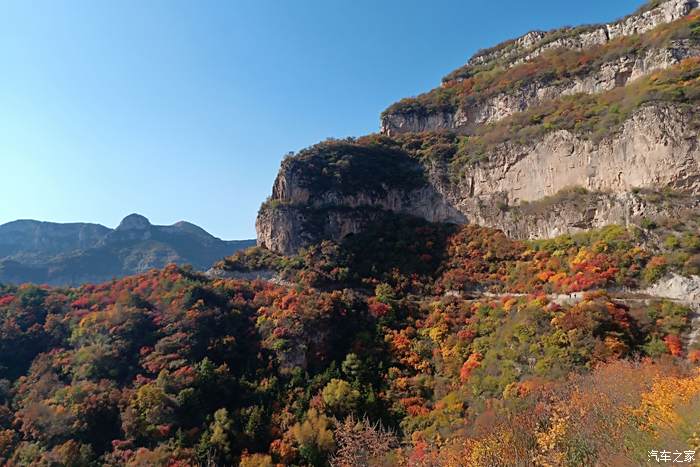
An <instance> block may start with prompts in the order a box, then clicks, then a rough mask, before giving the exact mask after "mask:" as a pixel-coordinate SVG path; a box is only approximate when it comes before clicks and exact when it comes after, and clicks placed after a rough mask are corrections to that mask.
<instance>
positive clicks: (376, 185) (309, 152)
mask: <svg viewBox="0 0 700 467" xmlns="http://www.w3.org/2000/svg"><path fill="white" fill-rule="evenodd" d="M697 7H698V4H697V2H696V1H694V0H669V1H664V2H660V1H657V2H652V3H650V4H648V5H647V6H645V7H644V8H642V9H640V10H639V11H638V12H637V13H635V14H633V15H630V16H628V17H626V18H623V19H622V20H619V21H617V22H613V23H610V24H604V25H592V26H585V27H576V28H563V29H559V30H555V31H549V32H540V31H534V32H531V33H528V34H526V35H525V36H523V37H520V38H518V39H515V40H512V41H509V42H506V43H503V44H500V45H498V46H496V47H494V48H492V49H487V50H484V51H482V52H479V53H477V54H476V55H475V56H474V57H472V58H471V59H470V60H469V61H468V62H467V64H466V65H464V66H463V67H461V68H460V69H458V70H456V71H453V72H452V73H450V74H448V75H447V76H446V77H445V78H444V80H443V82H442V84H441V85H440V86H439V87H438V88H436V89H434V90H432V91H429V92H427V93H425V94H422V95H419V96H417V97H412V98H407V99H403V100H402V101H400V102H398V103H396V104H394V105H392V106H390V107H389V108H388V109H386V110H385V111H384V112H383V113H382V116H381V133H379V134H376V135H369V136H365V137H361V138H355V139H352V138H351V139H346V140H328V141H325V142H322V143H320V144H317V145H315V146H313V147H311V148H308V149H305V150H303V151H301V152H300V153H299V154H297V155H296V156H294V157H289V158H286V159H285V160H284V161H283V163H282V166H281V169H280V171H279V174H278V176H277V179H276V181H275V183H274V187H273V191H272V196H271V197H270V199H269V200H268V201H267V202H266V203H265V204H263V206H262V207H261V209H260V212H259V215H258V220H257V231H258V242H259V244H260V245H263V246H266V247H268V248H270V249H272V250H274V251H278V252H282V253H293V252H296V251H298V250H299V248H301V247H304V246H308V245H311V244H313V243H315V242H317V241H319V240H322V239H335V240H339V239H342V238H344V237H345V236H347V235H349V234H351V233H357V232H359V231H361V230H362V229H363V228H365V227H366V226H367V225H370V224H371V223H372V222H373V221H374V219H376V218H377V216H378V215H381V213H382V212H384V211H391V212H398V213H406V214H411V215H415V216H419V217H422V218H424V219H426V220H429V221H441V222H454V223H467V222H469V223H477V224H480V225H485V226H492V227H497V228H500V229H502V230H504V231H505V232H506V233H507V234H508V235H510V236H512V237H515V238H523V239H527V238H548V237H552V236H556V235H559V234H563V233H573V232H579V231H583V230H586V229H589V228H594V227H601V226H604V225H608V224H614V223H621V224H624V225H641V224H642V223H644V222H651V221H652V220H653V219H655V218H658V217H677V216H679V215H686V214H687V213H690V212H695V211H697V209H698V197H697V195H698V193H700V144H699V142H700V138H699V136H698V135H699V132H698V129H700V115H698V112H697V109H698V100H699V99H700V13H698V9H697ZM669 198H673V202H671V203H669V202H667V201H668V199H669Z"/></svg>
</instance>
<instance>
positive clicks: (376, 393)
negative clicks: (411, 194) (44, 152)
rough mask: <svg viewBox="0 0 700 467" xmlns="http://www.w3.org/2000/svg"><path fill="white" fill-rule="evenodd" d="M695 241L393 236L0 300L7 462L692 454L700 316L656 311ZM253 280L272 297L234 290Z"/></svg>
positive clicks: (661, 231) (426, 228)
mask: <svg viewBox="0 0 700 467" xmlns="http://www.w3.org/2000/svg"><path fill="white" fill-rule="evenodd" d="M693 228H694V227H693V225H692V223H690V222H677V223H673V222H669V223H668V224H663V225H662V224H659V225H656V224H654V225H648V226H646V228H631V229H625V228H622V227H616V226H612V227H608V228H605V229H602V230H596V231H591V232H587V233H583V234H578V235H573V236H563V237H558V238H555V239H552V240H542V241H533V242H524V241H514V240H511V239H508V238H507V237H506V236H505V235H503V234H502V233H501V232H500V231H497V230H493V229H488V228H481V227H476V226H461V227H460V226H454V225H445V224H430V223H427V222H424V221H419V220H417V219H414V218H410V217H402V216H392V217H391V218H387V219H386V220H385V222H384V223H382V225H378V226H377V227H376V228H375V229H369V230H368V231H366V232H364V233H361V234H356V235H354V236H350V237H348V238H347V239H346V240H345V241H344V242H342V243H341V244H338V243H333V242H323V243H321V244H318V245H315V246H313V247H311V248H308V249H306V250H303V251H302V252H301V253H300V254H299V255H297V256H294V257H283V256H280V255H277V254H275V253H272V252H270V251H268V250H264V249H261V248H252V249H248V250H245V251H243V252H239V253H237V254H236V255H234V256H232V257H229V258H227V259H226V260H224V261H222V262H221V263H220V264H219V265H218V270H219V271H220V272H221V274H220V276H225V278H221V277H219V278H213V277H210V276H206V275H203V274H201V273H197V272H195V271H193V270H191V269H188V268H180V267H176V266H174V265H171V266H168V267H166V268H165V269H162V270H153V271H150V272H148V273H145V274H142V275H138V276H131V277H127V278H124V279H120V280H114V281H111V282H107V283H104V284H99V285H84V286H82V287H79V288H50V287H44V286H36V285H23V286H18V287H15V286H0V378H1V379H0V404H1V405H0V458H2V462H3V463H4V464H6V465H46V466H54V465H55V466H59V465H61V466H62V465H67V466H92V465H114V466H116V465H131V466H142V465H143V466H152V465H162V466H166V465H167V466H185V465H205V466H207V465H243V466H270V465H276V464H277V465H279V464H282V465H314V466H322V465H328V464H332V465H339V466H340V465H342V466H349V465H387V464H390V465H425V466H428V465H455V466H457V465H553V466H554V465H572V466H573V465H591V464H593V463H596V462H599V461H602V460H605V461H606V462H613V463H615V465H639V464H641V463H644V462H646V461H647V460H648V455H649V454H648V452H649V451H650V450H661V449H665V450H669V451H670V452H677V453H681V454H682V453H683V452H684V451H688V450H689V449H698V448H700V436H699V435H700V424H699V420H700V371H699V370H698V364H700V347H699V346H698V343H697V341H695V342H693V341H692V340H691V339H690V338H689V333H690V331H691V317H692V316H691V315H692V311H691V310H690V309H689V308H688V307H687V306H686V305H685V304H683V303H681V302H678V301H673V300H666V299H661V298H658V297H653V296H648V295H644V294H642V293H641V291H643V290H644V289H645V288H646V287H647V286H648V285H650V284H653V283H654V282H656V281H658V280H659V279H660V278H662V277H664V275H666V274H668V273H670V272H673V271H675V272H678V273H681V274H693V273H697V272H698V267H700V260H698V258H699V257H698V254H700V237H698V235H696V234H693V233H692V232H693ZM652 240H655V241H652ZM655 245H658V246H655ZM255 271H259V272H261V275H263V274H262V273H265V274H268V275H269V274H270V273H272V274H274V278H273V279H272V280H260V279H256V280H244V279H238V278H236V277H237V276H241V277H242V276H244V275H250V274H251V273H253V272H255ZM683 455H685V454H683Z"/></svg>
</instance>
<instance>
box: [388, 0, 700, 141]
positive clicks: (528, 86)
mask: <svg viewBox="0 0 700 467" xmlns="http://www.w3.org/2000/svg"><path fill="white" fill-rule="evenodd" d="M696 8H697V2H696V1H692V0H671V1H667V2H665V3H662V4H661V5H659V6H658V7H656V8H654V9H651V10H648V11H645V12H643V13H640V14H637V15H632V16H630V17H628V18H626V19H624V20H621V21H619V22H617V23H612V24H607V25H600V26H591V27H587V28H584V30H583V31H582V32H577V31H578V29H564V30H558V31H555V32H550V33H543V32H531V33H528V34H526V35H525V36H523V37H521V38H520V39H517V40H515V41H513V42H511V43H506V44H505V45H502V46H500V48H497V49H496V50H493V51H489V52H483V53H481V54H477V55H476V56H475V57H473V58H472V59H471V60H470V61H469V62H468V64H467V66H466V67H465V69H464V70H463V71H462V72H461V73H460V74H458V75H457V76H456V77H448V78H446V81H445V82H444V83H443V87H454V82H455V81H461V80H463V79H464V76H472V75H474V74H477V73H479V72H480V71H482V70H484V69H485V68H486V69H488V70H489V72H494V71H498V70H501V71H502V72H504V71H503V70H505V72H507V70H508V69H511V68H513V67H516V66H518V65H522V64H525V63H527V62H531V61H532V60H534V59H535V58H537V57H539V56H540V55H542V54H544V53H545V52H547V51H554V50H557V49H560V50H562V51H563V50H567V51H571V50H585V49H590V48H592V47H593V48H596V47H597V49H596V50H597V53H598V55H600V57H599V58H598V59H597V60H596V61H595V63H594V64H593V65H592V66H591V67H583V68H581V69H580V70H578V71H576V72H574V73H571V74H569V73H564V74H563V75H562V76H556V77H552V75H551V74H542V75H541V76H535V77H532V78H529V79H523V78H518V79H519V80H520V81H519V82H518V84H517V85H516V86H513V87H511V88H509V89H506V90H502V91H499V92H496V93H495V94H494V95H489V93H486V95H484V92H477V91H475V92H472V93H471V95H470V94H469V93H467V95H466V96H465V97H463V98H461V99H460V102H458V103H455V104H452V105H447V106H445V105H440V106H437V108H428V109H425V108H422V107H419V108H415V107H413V106H409V107H407V108H401V107H399V108H393V107H394V106H392V108H390V109H387V111H386V112H385V113H384V115H382V118H381V131H382V133H384V134H387V135H396V134H400V133H407V132H420V131H435V130H450V131H459V132H461V133H467V134H468V133H471V132H472V131H473V130H474V128H475V127H478V126H479V125H484V124H488V123H493V122H496V121H499V120H501V119H503V118H505V117H508V116H510V115H513V114H515V113H517V112H522V111H525V110H527V109H528V108H530V107H532V106H535V105H538V104H541V103H543V102H546V101H548V100H551V99H555V98H557V97H559V96H562V95H575V94H580V93H583V94H594V93H600V92H604V91H609V90H611V89H613V88H615V87H621V86H625V85H627V84H629V83H630V82H632V81H634V80H636V79H638V78H641V77H643V76H646V75H648V74H649V73H652V72H654V71H658V70H663V69H666V68H668V67H671V66H673V65H675V64H678V63H680V62H681V61H682V60H683V59H685V58H688V57H693V56H699V55H700V40H698V39H697V38H695V37H694V36H692V37H691V38H677V39H674V40H669V41H668V42H667V43H661V44H656V43H654V41H650V44H649V45H648V46H647V47H641V48H635V47H633V46H630V45H629V44H627V43H623V42H622V41H621V40H620V38H623V37H627V36H631V35H635V34H643V33H649V34H650V35H651V34H653V33H652V32H650V31H651V30H652V29H653V28H655V27H657V26H660V25H664V24H667V23H671V22H674V21H678V20H679V19H683V18H685V17H686V16H687V15H688V14H690V13H691V12H694V10H696ZM579 29H580V28H579ZM671 37H673V36H672V35H671ZM616 39H617V41H616V42H615V45H616V47H614V48H613V50H617V53H612V50H607V49H605V48H603V47H602V46H604V45H605V44H608V43H610V41H615V40H616ZM608 56H610V57H609V58H607V57H608ZM521 68H522V67H521ZM518 73H520V74H523V71H522V70H521V71H520V72H518Z"/></svg>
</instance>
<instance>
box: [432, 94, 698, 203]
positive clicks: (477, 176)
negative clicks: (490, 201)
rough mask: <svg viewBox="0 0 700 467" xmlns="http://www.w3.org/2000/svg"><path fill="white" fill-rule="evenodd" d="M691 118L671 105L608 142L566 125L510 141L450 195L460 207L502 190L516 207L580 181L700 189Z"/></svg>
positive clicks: (633, 120)
mask: <svg viewBox="0 0 700 467" xmlns="http://www.w3.org/2000/svg"><path fill="white" fill-rule="evenodd" d="M690 118H691V115H690V114H689V113H688V112H687V111H686V110H682V109H681V108H679V107H676V106H674V105H671V104H663V105H649V106H645V107H642V108H641V109H639V110H638V111H637V112H636V113H634V114H633V115H632V116H631V117H630V118H629V119H628V120H627V121H626V122H625V123H624V124H623V127H622V129H621V131H620V132H618V133H614V134H612V135H611V136H609V137H607V138H605V139H603V140H602V141H600V142H594V141H592V140H590V139H587V138H585V137H582V136H581V135H577V134H574V133H571V132H569V131H566V130H562V131H557V132H553V133H549V134H546V135H545V136H544V137H543V138H542V139H540V140H537V141H533V142H531V143H530V144H527V145H521V144H514V143H510V142H507V143H504V144H502V145H500V146H498V147H496V148H495V149H494V150H493V152H492V153H491V154H490V157H488V158H487V159H485V160H484V161H482V162H477V163H475V164H473V165H472V166H471V167H470V168H469V170H468V176H467V177H465V178H464V179H463V180H461V181H459V183H456V184H455V185H454V187H453V188H452V191H448V192H444V195H445V196H447V197H448V198H449V199H452V200H453V202H454V203H455V205H457V206H458V207H460V206H461V205H462V204H463V203H469V202H470V200H471V199H473V198H477V199H480V198H482V199H483V198H488V197H491V196H492V195H493V194H494V193H498V194H499V196H500V197H501V198H502V199H503V200H504V201H505V202H507V203H508V204H517V203H519V202H521V201H535V200H538V199H541V198H543V197H545V196H551V195H554V194H556V193H557V192H559V191H560V190H562V189H563V188H566V187H573V186H579V187H584V188H586V189H588V190H591V191H600V192H606V193H624V192H628V191H630V190H632V189H633V188H664V187H667V188H672V189H677V190H683V191H686V192H691V193H695V194H698V193H700V150H699V148H698V146H699V143H700V137H699V135H698V133H697V131H696V130H694V129H692V127H690V125H689V120H690ZM460 209H461V210H463V211H464V210H468V208H467V209H462V208H460Z"/></svg>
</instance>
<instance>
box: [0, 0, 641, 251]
mask: <svg viewBox="0 0 700 467" xmlns="http://www.w3.org/2000/svg"><path fill="white" fill-rule="evenodd" d="M641 3H642V1H641V0H586V1H583V2H570V1H565V0H527V1H524V0H499V1H493V0H461V1H458V0H452V1H448V0H294V1H292V0H276V1H272V0H250V1H248V0H228V1H213V0H201V1H200V0H197V1H193V0H84V1H82V0H80V1H79V0H76V1H64V0H46V1H36V0H33V1H27V0H3V1H2V3H1V4H0V175H1V176H2V178H1V179H0V223H4V222H8V221H11V220H14V219H20V218H21V219H27V218H32V219H39V220H47V221H56V222H70V221H85V222H98V223H101V224H104V225H107V226H109V227H115V226H116V225H117V224H118V223H119V221H120V220H121V218H122V217H124V216H125V215H127V214H129V213H131V212H138V213H140V214H143V215H145V216H146V217H148V218H149V219H150V220H151V222H153V223H156V224H171V223H174V222H177V221H178V220H188V221H191V222H194V223H196V224H198V225H200V226H201V227H203V228H205V229H206V230H208V231H209V232H211V233H212V234H214V235H217V236H219V237H222V238H225V239H238V238H253V237H254V235H255V228H254V222H255V214H256V212H257V209H258V207H259V205H260V203H261V202H262V201H264V199H265V198H266V197H267V196H268V195H269V193H270V189H271V186H272V182H273V180H274V177H275V175H276V173H277V168H278V165H279V162H280V160H281V158H282V156H283V155H284V154H285V153H286V152H288V151H292V150H293V151H296V150H299V149H301V148H303V147H305V146H308V145H311V144H314V143H316V142H318V141H320V140H322V139H325V138H327V137H330V136H333V137H345V136H357V135H362V134H367V133H372V132H376V131H377V130H378V126H379V123H378V121H379V113H380V112H381V111H382V110H383V109H384V108H385V107H387V106H388V105H389V104H391V103H392V102H394V101H396V100H398V99H400V98H402V97H406V96H411V95H415V94H418V93H420V92H424V91H427V90H428V89H430V88H432V87H435V86H436V85H437V84H438V83H439V81H440V78H441V77H442V76H443V75H445V74H447V73H448V72H449V71H451V70H452V69H454V68H457V67H458V66H460V65H462V64H463V63H464V62H465V61H466V60H467V58H468V57H469V56H470V55H471V54H472V53H474V52H475V51H476V50H478V49H480V48H484V47H489V46H492V45H495V44H496V43H497V42H499V41H502V40H505V39H508V38H511V37H514V36H517V35H520V34H523V33H525V32H527V31H529V30H531V29H550V28H554V27H559V26H563V25H576V24H581V23H592V22H602V21H610V20H613V19H616V18H618V17H620V16H623V15H625V14H627V13H630V12H632V11H633V10H634V9H636V8H637V7H638V6H639V5H640V4H641Z"/></svg>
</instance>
